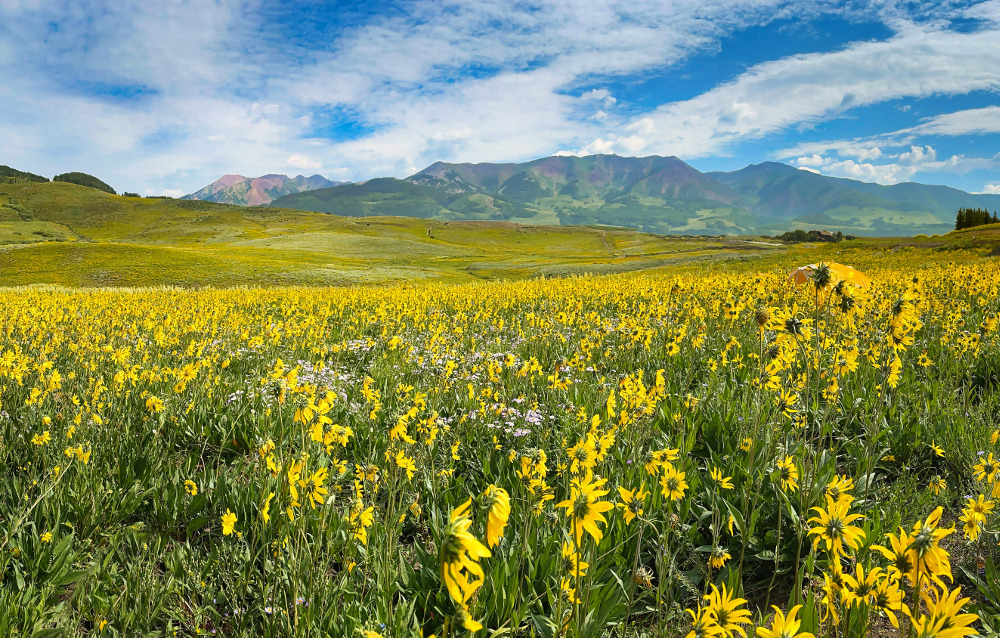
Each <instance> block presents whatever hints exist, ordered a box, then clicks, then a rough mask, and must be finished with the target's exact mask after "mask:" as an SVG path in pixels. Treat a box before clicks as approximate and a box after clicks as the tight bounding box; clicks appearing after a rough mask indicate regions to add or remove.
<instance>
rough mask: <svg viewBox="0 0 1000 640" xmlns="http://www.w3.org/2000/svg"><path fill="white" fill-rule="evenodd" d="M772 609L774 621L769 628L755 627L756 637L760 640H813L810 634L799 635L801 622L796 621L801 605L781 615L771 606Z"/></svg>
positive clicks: (776, 608) (779, 610) (778, 610)
mask: <svg viewBox="0 0 1000 640" xmlns="http://www.w3.org/2000/svg"><path fill="white" fill-rule="evenodd" d="M771 606H772V608H774V620H772V621H771V627H770V628H768V627H757V635H758V636H759V637H761V638H815V637H816V636H814V635H813V634H811V633H806V632H802V633H799V627H800V626H802V621H800V620H799V619H798V615H799V609H801V608H802V605H801V604H798V605H795V606H794V607H792V608H791V609H789V610H788V613H787V614H785V613H782V611H781V609H779V608H778V607H775V606H774V605H771Z"/></svg>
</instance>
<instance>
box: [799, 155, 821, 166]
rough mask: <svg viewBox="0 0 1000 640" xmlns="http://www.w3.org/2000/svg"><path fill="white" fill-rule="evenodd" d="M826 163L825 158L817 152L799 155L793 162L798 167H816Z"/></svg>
mask: <svg viewBox="0 0 1000 640" xmlns="http://www.w3.org/2000/svg"><path fill="white" fill-rule="evenodd" d="M825 163H826V158H824V157H823V156H821V155H819V154H815V153H814V154H813V155H811V156H800V157H798V158H796V159H795V164H797V165H799V166H800V167H818V166H821V165H823V164H825Z"/></svg>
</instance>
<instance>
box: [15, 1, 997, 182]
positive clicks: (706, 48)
mask: <svg viewBox="0 0 1000 640" xmlns="http://www.w3.org/2000/svg"><path fill="white" fill-rule="evenodd" d="M592 153H615V154H618V155H623V156H650V155H661V156H677V157H679V158H681V159H682V160H684V161H686V162H688V163H689V164H691V165H692V166H694V167H695V168H697V169H699V170H702V171H714V170H723V171H730V170H735V169H739V168H742V167H744V166H746V165H748V164H754V163H758V162H764V161H778V162H784V163H787V164H790V165H792V166H795V167H799V168H801V169H803V170H807V171H817V172H820V173H822V174H825V175H830V176H839V177H848V178H855V179H859V180H865V181H868V182H879V183H882V184H893V183H897V182H905V181H917V182H924V183H929V184H946V185H949V186H953V187H956V188H959V189H963V190H966V191H970V192H986V193H1000V0H988V1H959V0H955V1H950V0H942V1H940V2H922V1H913V2H908V1H902V0H900V1H888V2H883V3H879V2H872V1H863V2H861V1H858V2H837V1H834V0H829V1H826V0H819V1H813V0H791V1H786V0H738V1H737V0H731V1H728V0H727V1H722V0H621V1H619V0H580V1H576V0H552V1H548V0H534V1H519V0H462V1H459V2H451V1H448V0H437V1H433V2H428V1H423V0H406V1H403V2H387V1H383V0H366V1H364V2H333V1H326V2H320V1H312V0H297V1H295V2H273V1H262V0H233V1H229V0H217V1H213V0H189V1H188V0H159V1H157V2H148V1H146V0H113V1H107V2H105V1H100V0H0V164H7V165H10V166H13V167H15V168H17V169H21V170H25V171H31V172H34V173H39V174H42V175H45V176H48V177H51V176H53V175H55V174H57V173H63V172H67V171H83V172H86V173H90V174H93V175H95V176H97V177H99V178H101V179H103V180H104V181H105V182H107V183H108V184H110V185H111V186H112V187H114V188H115V189H117V190H118V191H135V192H139V193H141V194H146V195H153V194H157V195H159V194H162V195H174V196H179V195H182V194H185V193H191V192H193V191H195V190H197V189H199V188H201V187H203V186H205V185H207V184H209V183H211V182H212V181H214V180H216V179H217V178H219V177H220V176H222V175H224V174H240V175H244V176H248V177H253V176H259V175H263V174H267V173H284V174H288V175H292V176H294V175H297V174H304V175H312V174H317V173H318V174H321V175H324V176H326V177H327V178H330V179H332V180H351V181H359V180H365V179H369V178H373V177H380V176H394V177H400V178H401V177H405V176H407V175H411V174H413V173H415V172H416V171H418V170H420V169H422V168H424V167H426V166H427V165H429V164H431V163H433V162H436V161H439V160H440V161H447V162H520V161H526V160H531V159H534V158H539V157H544V156H549V155H554V154H576V155H586V154H592Z"/></svg>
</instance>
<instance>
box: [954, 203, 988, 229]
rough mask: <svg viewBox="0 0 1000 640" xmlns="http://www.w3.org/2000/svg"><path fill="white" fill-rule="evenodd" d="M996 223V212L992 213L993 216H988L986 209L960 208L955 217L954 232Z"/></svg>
mask: <svg viewBox="0 0 1000 640" xmlns="http://www.w3.org/2000/svg"><path fill="white" fill-rule="evenodd" d="M997 222H998V220H997V212H996V211H995V210H994V211H993V215H990V212H989V210H988V209H982V208H980V207H976V208H975V209H972V208H970V207H962V208H961V209H959V210H958V214H957V215H956V216H955V230H956V231H959V230H961V229H968V228H969V227H979V226H982V225H984V224H996V223H997Z"/></svg>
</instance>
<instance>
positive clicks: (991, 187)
mask: <svg viewBox="0 0 1000 640" xmlns="http://www.w3.org/2000/svg"><path fill="white" fill-rule="evenodd" d="M973 193H976V194H987V193H988V194H997V195H1000V184H988V185H984V186H983V190H982V191H974V192H973Z"/></svg>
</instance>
